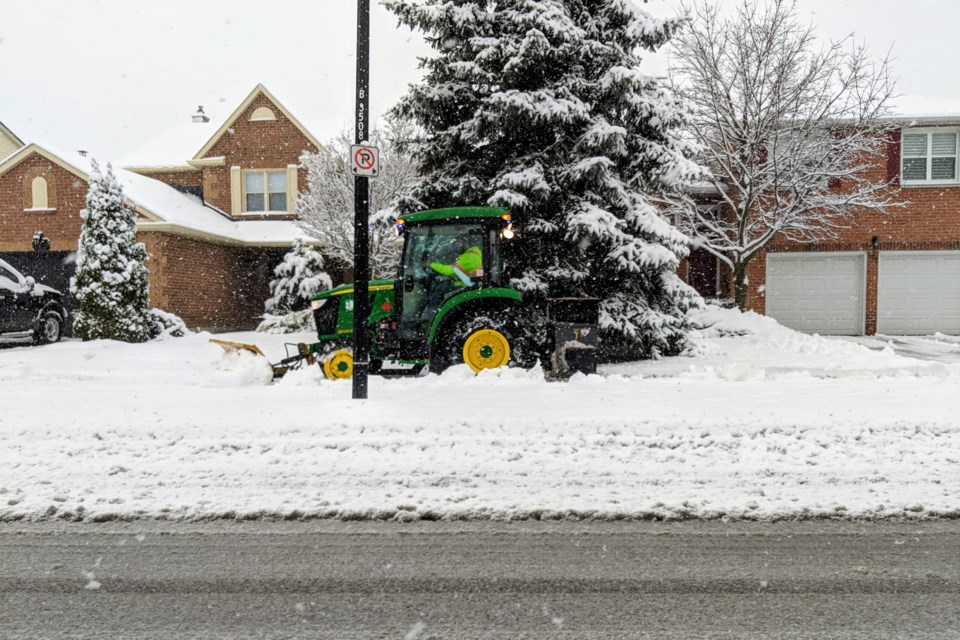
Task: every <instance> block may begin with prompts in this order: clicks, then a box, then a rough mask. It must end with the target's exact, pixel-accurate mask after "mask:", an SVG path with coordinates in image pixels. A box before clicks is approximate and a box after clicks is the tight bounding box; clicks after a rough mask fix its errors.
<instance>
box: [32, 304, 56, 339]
mask: <svg viewBox="0 0 960 640" xmlns="http://www.w3.org/2000/svg"><path fill="white" fill-rule="evenodd" d="M62 336H63V320H62V319H61V318H60V315H59V314H58V313H57V312H56V311H45V312H44V313H43V315H42V316H40V322H39V323H38V324H37V330H36V331H35V332H34V334H33V341H34V342H35V343H37V344H50V343H53V342H59V341H60V338H61V337H62Z"/></svg>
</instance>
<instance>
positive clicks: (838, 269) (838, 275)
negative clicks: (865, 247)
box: [766, 252, 866, 336]
mask: <svg viewBox="0 0 960 640" xmlns="http://www.w3.org/2000/svg"><path fill="white" fill-rule="evenodd" d="M865 273H866V256H865V255H864V254H862V253H852V252H851V253H770V254H767V283H766V297H767V315H768V316H771V317H773V318H775V319H776V320H777V322H779V323H780V324H782V325H784V326H787V327H790V328H791V329H797V330H799V331H806V332H808V333H819V334H823V335H841V336H842V335H859V334H862V333H863V310H864V282H865V280H864V276H865Z"/></svg>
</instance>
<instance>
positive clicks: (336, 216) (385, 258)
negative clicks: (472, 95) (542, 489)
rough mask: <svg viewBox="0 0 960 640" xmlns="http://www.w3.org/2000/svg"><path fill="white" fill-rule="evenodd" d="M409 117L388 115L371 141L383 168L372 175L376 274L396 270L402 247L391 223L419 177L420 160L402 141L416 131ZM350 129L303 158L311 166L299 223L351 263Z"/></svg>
mask: <svg viewBox="0 0 960 640" xmlns="http://www.w3.org/2000/svg"><path fill="white" fill-rule="evenodd" d="M413 131H414V126H413V123H412V122H411V121H410V120H405V119H402V118H390V119H388V120H387V122H386V126H385V127H384V128H383V129H374V130H373V132H372V133H371V136H370V143H371V144H372V145H374V146H376V147H378V148H379V149H380V174H379V175H378V176H377V177H376V179H375V180H371V181H370V210H371V211H372V212H373V213H372V215H371V216H370V246H369V255H370V273H371V274H372V275H373V277H374V278H386V277H391V276H392V275H393V274H394V273H396V268H397V262H398V261H399V258H400V247H399V246H398V245H397V244H396V242H395V240H396V236H395V235H394V233H393V225H394V223H395V222H396V219H397V210H396V204H397V202H398V200H399V199H400V198H402V197H403V196H404V195H405V194H407V193H408V192H409V191H410V189H411V188H412V187H413V185H415V184H416V182H417V179H418V177H417V164H416V162H415V161H414V160H413V159H412V158H411V157H410V156H409V155H407V154H406V153H402V152H401V151H400V150H399V148H398V146H399V144H400V143H401V142H403V141H405V140H406V139H408V138H409V137H410V136H412V135H413ZM352 144H353V133H352V131H342V132H340V134H339V135H338V136H337V137H336V138H334V139H332V140H330V141H328V142H327V143H326V144H325V145H324V147H323V148H322V149H320V150H319V151H318V152H317V153H308V154H306V155H304V156H303V157H302V158H301V162H302V163H303V166H304V167H306V169H307V188H306V190H305V191H303V192H302V193H300V195H299V197H298V198H297V215H298V216H299V222H298V223H299V225H300V227H301V228H302V229H303V230H304V231H306V232H307V233H308V234H310V235H311V236H313V237H314V238H317V239H318V240H320V242H322V243H323V251H324V253H325V254H326V255H327V256H329V257H331V258H334V259H335V260H337V261H338V262H341V263H343V264H345V265H353V216H354V202H353V195H354V194H353V188H354V187H353V185H354V175H353V171H352V169H351V167H350V146H351V145H352Z"/></svg>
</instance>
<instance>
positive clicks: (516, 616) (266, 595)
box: [0, 520, 960, 640]
mask: <svg viewBox="0 0 960 640" xmlns="http://www.w3.org/2000/svg"><path fill="white" fill-rule="evenodd" d="M0 533H2V545H0V637H2V638H9V639H15V638H111V639H115V638H142V639H152V638H164V639H177V638H207V639H213V638H231V639H244V638H400V639H408V640H414V639H420V640H427V639H440V638H578V639H579V638H658V639H672V638H771V639H773V638H776V639H791V638H817V639H820V638H844V639H847V638H854V639H856V638H883V639H885V640H886V639H890V638H943V639H947V638H949V639H956V638H960V521H955V520H954V521H940V522H880V523H873V522H777V523H724V522H677V523H654V522H640V523H627V522H621V523H599V522H580V523H541V522H514V523H437V522H418V523H411V524H401V523H386V522H383V523H379V522H372V523H371V522H364V523H360V522H357V523H350V522H329V521H315V522H273V523H270V522H215V523H207V524H197V523H194V524H176V523H168V522H156V521H143V522H130V523H116V522H114V523H102V524H76V523H70V524H67V523H48V524H17V523H14V524H11V523H7V524H4V525H3V526H2V527H0Z"/></svg>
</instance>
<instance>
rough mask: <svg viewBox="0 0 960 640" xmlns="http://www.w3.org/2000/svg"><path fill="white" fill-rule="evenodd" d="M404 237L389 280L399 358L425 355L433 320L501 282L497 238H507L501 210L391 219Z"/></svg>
mask: <svg viewBox="0 0 960 640" xmlns="http://www.w3.org/2000/svg"><path fill="white" fill-rule="evenodd" d="M397 233H398V234H402V235H403V236H404V240H405V241H404V248H403V257H402V258H401V262H400V269H399V272H398V274H397V281H396V283H395V292H396V294H395V296H396V298H395V299H396V305H397V312H398V314H397V324H396V329H395V331H396V332H397V333H396V339H397V343H398V344H397V346H398V347H399V351H400V352H401V354H402V355H403V357H405V358H426V357H428V352H429V348H428V347H429V343H430V342H432V340H433V337H434V335H435V332H436V328H437V326H438V320H440V319H441V318H442V316H443V315H445V314H447V313H448V312H449V311H450V310H451V309H452V308H453V307H456V306H457V305H458V304H461V303H463V302H465V301H467V300H468V299H470V298H471V297H473V296H475V295H476V294H475V293H472V292H476V291H479V290H482V289H489V288H491V287H503V286H505V279H504V276H503V258H502V252H501V249H500V243H501V241H502V240H501V239H502V238H503V237H512V235H513V229H512V219H511V217H510V214H509V213H507V212H506V210H504V209H495V208H488V207H464V208H459V209H442V210H433V211H424V212H421V213H417V214H413V215H410V216H405V217H402V218H400V219H399V220H398V221H397Z"/></svg>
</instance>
